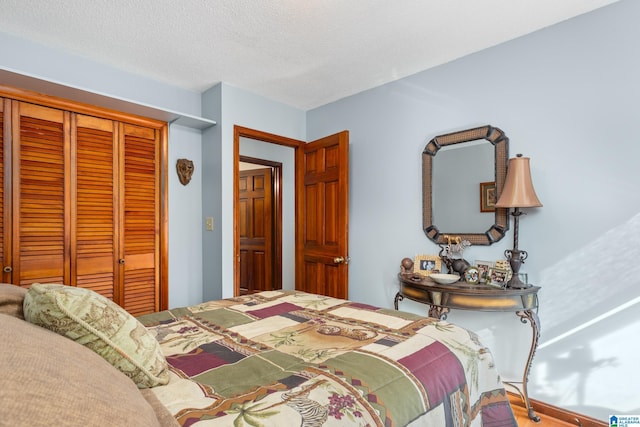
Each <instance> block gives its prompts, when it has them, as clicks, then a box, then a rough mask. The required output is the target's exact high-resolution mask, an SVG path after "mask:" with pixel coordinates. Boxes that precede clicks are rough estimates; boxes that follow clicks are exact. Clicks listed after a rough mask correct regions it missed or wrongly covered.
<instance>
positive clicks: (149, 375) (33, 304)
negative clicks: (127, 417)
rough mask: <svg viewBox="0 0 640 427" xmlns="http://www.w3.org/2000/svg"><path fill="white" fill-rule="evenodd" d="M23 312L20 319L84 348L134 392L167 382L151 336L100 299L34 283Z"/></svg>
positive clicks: (74, 289)
mask: <svg viewBox="0 0 640 427" xmlns="http://www.w3.org/2000/svg"><path fill="white" fill-rule="evenodd" d="M23 309H24V318H25V320H27V321H29V322H31V323H33V324H35V325H38V326H43V327H45V328H47V329H50V330H52V331H54V332H56V333H58V334H60V335H63V336H65V337H67V338H70V339H72V340H74V341H76V342H77V343H79V344H82V345H84V346H86V347H88V348H90V349H91V350H93V351H94V352H96V353H97V354H99V355H100V356H102V357H103V358H104V359H105V360H106V361H108V362H109V363H111V364H112V365H113V366H115V367H116V368H118V369H119V370H120V371H122V372H123V373H124V374H125V375H127V376H128V377H129V378H131V379H132V380H133V382H134V383H136V385H137V386H138V388H146V387H154V386H157V385H161V384H167V383H168V382H169V371H168V367H167V361H166V359H165V357H164V355H163V354H162V351H161V349H160V344H159V343H158V341H157V340H156V339H155V337H154V336H153V335H151V333H149V332H148V331H147V329H146V328H145V327H144V326H143V325H142V323H140V322H139V321H138V320H137V319H136V318H135V317H133V316H132V315H131V314H129V313H128V312H127V311H126V310H124V309H123V308H122V307H120V306H119V305H117V304H116V303H114V302H113V301H111V300H109V299H107V298H105V297H103V296H102V295H100V294H98V293H96V292H94V291H92V290H89V289H83V288H77V287H73V286H66V285H54V284H39V283H34V284H32V285H31V287H30V288H29V291H28V292H27V294H26V295H25V298H24V306H23Z"/></svg>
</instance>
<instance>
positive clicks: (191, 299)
mask: <svg viewBox="0 0 640 427" xmlns="http://www.w3.org/2000/svg"><path fill="white" fill-rule="evenodd" d="M169 141H172V142H174V141H180V143H177V144H176V143H170V144H169V153H168V175H169V176H168V177H169V184H168V185H169V308H173V307H184V306H187V305H194V304H199V303H201V302H202V298H203V296H202V274H203V269H202V230H203V229H204V227H203V218H202V170H203V167H202V166H203V162H202V135H201V132H200V131H199V130H195V129H190V128H187V127H183V126H171V128H170V129H169ZM178 159H189V160H191V161H193V166H194V172H193V176H192V178H191V181H190V182H189V184H187V185H182V183H181V182H180V180H179V179H178V174H177V173H176V162H177V161H178Z"/></svg>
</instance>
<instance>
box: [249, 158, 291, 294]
mask: <svg viewBox="0 0 640 427" xmlns="http://www.w3.org/2000/svg"><path fill="white" fill-rule="evenodd" d="M240 162H243V163H251V164H254V165H260V166H265V168H269V169H270V170H271V171H270V173H271V207H270V209H271V218H272V219H271V230H272V238H271V242H269V244H270V245H273V246H272V248H271V253H272V264H273V269H272V272H271V275H272V277H271V278H270V280H271V289H282V163H280V162H272V161H270V160H264V159H258V158H256V157H249V156H242V155H241V156H240ZM239 172H240V171H239Z"/></svg>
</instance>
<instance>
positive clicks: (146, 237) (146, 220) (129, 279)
mask: <svg viewBox="0 0 640 427" xmlns="http://www.w3.org/2000/svg"><path fill="white" fill-rule="evenodd" d="M120 129H121V133H122V139H123V141H124V144H123V145H122V150H123V151H122V155H121V164H122V167H121V169H120V170H121V179H122V182H124V185H122V186H120V191H121V192H122V193H121V200H123V201H124V202H123V204H122V209H123V210H122V214H123V217H122V224H123V226H122V228H121V230H122V231H121V233H122V235H121V241H122V245H121V250H122V256H121V258H120V262H121V263H122V265H123V267H124V277H123V285H122V289H123V292H124V301H123V302H124V304H123V307H124V308H125V309H126V310H127V311H129V312H130V313H132V314H134V315H135V314H143V313H149V312H152V311H157V310H158V309H159V307H160V267H159V266H160V208H159V206H160V190H161V189H160V172H161V168H160V143H159V134H158V133H159V131H158V130H155V129H152V128H146V127H141V126H134V125H129V124H121V125H120Z"/></svg>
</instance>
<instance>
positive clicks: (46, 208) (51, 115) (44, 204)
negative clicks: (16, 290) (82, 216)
mask: <svg viewBox="0 0 640 427" xmlns="http://www.w3.org/2000/svg"><path fill="white" fill-rule="evenodd" d="M12 115H13V120H12V121H13V123H14V126H13V128H12V143H13V154H12V169H13V188H12V198H13V200H12V204H13V221H12V227H13V248H12V252H13V277H12V282H13V283H14V284H17V285H20V286H28V285H30V284H31V283H34V282H41V283H70V270H71V265H70V257H68V256H66V254H67V250H68V248H69V239H70V234H69V233H68V230H69V223H70V215H69V213H68V210H67V207H68V206H69V199H68V197H69V195H70V193H69V189H70V176H69V175H70V174H68V173H67V170H66V167H67V165H69V163H70V162H69V156H70V150H68V149H65V148H66V147H68V146H69V132H68V129H69V121H70V113H69V112H65V111H61V110H57V109H53V108H47V107H41V106H38V105H33V104H28V103H24V102H14V103H13V107H12Z"/></svg>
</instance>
